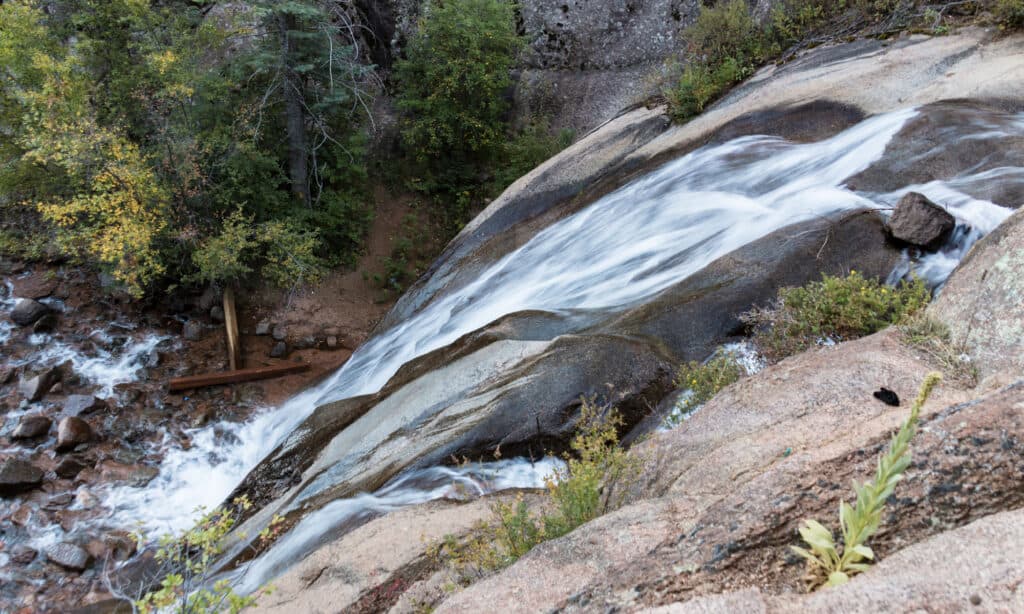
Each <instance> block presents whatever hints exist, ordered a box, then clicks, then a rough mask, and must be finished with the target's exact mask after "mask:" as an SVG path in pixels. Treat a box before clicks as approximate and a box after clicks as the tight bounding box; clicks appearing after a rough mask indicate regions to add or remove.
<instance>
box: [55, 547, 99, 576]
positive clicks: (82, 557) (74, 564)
mask: <svg viewBox="0 0 1024 614" xmlns="http://www.w3.org/2000/svg"><path fill="white" fill-rule="evenodd" d="M46 559H47V560H48V561H50V562H51V563H56V564H57V565H60V566H61V567H63V568H65V569H70V570H72V571H85V570H86V568H88V567H89V565H90V564H91V563H92V555H91V554H89V553H88V552H87V551H86V550H85V548H82V547H80V546H76V545H75V544H69V543H67V542H63V543H60V544H54V545H52V546H50V547H48V548H47V549H46Z"/></svg>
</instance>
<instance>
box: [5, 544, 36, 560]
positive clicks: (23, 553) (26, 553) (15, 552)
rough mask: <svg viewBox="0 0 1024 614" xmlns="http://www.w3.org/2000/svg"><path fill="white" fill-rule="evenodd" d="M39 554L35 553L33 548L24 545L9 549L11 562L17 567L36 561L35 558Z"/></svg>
mask: <svg viewBox="0 0 1024 614" xmlns="http://www.w3.org/2000/svg"><path fill="white" fill-rule="evenodd" d="M38 554H39V553H38V552H36V549H35V548H32V547H31V546H26V545H24V544H22V545H20V546H15V547H14V548H11V562H12V563H17V564H18V565H28V564H29V563H31V562H32V561H34V560H36V556H37V555H38Z"/></svg>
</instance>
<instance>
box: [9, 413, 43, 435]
mask: <svg viewBox="0 0 1024 614" xmlns="http://www.w3.org/2000/svg"><path fill="white" fill-rule="evenodd" d="M52 424H53V420H50V419H49V418H47V417H46V416H22V417H21V420H19V421H18V426H17V427H16V428H15V429H14V432H13V433H11V439H32V438H35V437H42V436H43V435H45V434H47V433H48V432H49V431H50V425H52Z"/></svg>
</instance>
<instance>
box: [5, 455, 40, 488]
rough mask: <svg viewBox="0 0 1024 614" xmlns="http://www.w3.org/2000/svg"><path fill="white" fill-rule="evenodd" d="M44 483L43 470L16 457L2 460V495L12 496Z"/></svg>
mask: <svg viewBox="0 0 1024 614" xmlns="http://www.w3.org/2000/svg"><path fill="white" fill-rule="evenodd" d="M42 483H43V470H42V469H40V468H39V467H36V466H35V465H33V464H32V463H29V462H26V461H23V460H18V459H16V458H5V459H3V460H0V497H11V496H14V495H16V494H18V493H22V492H25V491H26V490H31V489H33V488H35V487H36V486H39V485H40V484H42Z"/></svg>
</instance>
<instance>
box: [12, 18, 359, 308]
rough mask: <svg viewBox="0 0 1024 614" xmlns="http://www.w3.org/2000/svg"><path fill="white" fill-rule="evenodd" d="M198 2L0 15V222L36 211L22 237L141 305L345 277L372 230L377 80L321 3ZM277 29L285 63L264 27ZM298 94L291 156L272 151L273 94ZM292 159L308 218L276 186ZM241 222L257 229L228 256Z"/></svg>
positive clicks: (276, 104)
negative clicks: (57, 252) (218, 283)
mask: <svg viewBox="0 0 1024 614" xmlns="http://www.w3.org/2000/svg"><path fill="white" fill-rule="evenodd" d="M203 4H205V3H203V2H181V1H179V0H171V1H170V2H161V3H151V2H149V1H148V0H60V1H58V2H45V3H44V2H42V1H41V0H20V1H15V2H6V3H3V4H0V65H2V66H4V69H3V70H2V71H0V134H3V138H0V194H3V202H2V203H0V206H3V207H5V208H9V207H11V206H22V207H25V206H28V207H32V208H34V209H35V210H37V211H38V212H39V213H40V214H41V216H42V220H43V222H44V224H43V225H39V226H38V227H37V228H23V229H21V230H22V231H23V232H25V233H28V234H32V233H35V232H38V233H40V234H41V235H42V236H48V235H50V234H53V235H54V236H55V239H56V241H55V245H57V246H59V248H60V249H61V251H62V252H63V253H64V254H65V255H68V256H71V257H75V258H78V259H80V260H83V261H85V262H87V263H92V264H95V265H96V266H98V267H100V268H102V269H105V270H107V271H109V272H110V273H112V274H113V275H114V277H115V278H116V279H118V280H119V281H120V282H122V284H123V285H124V286H125V287H126V288H127V289H128V290H129V291H130V292H132V293H134V294H135V295H136V296H141V295H143V294H144V293H146V292H150V291H152V290H154V289H156V288H158V287H159V286H160V285H162V284H167V283H169V282H174V283H177V282H178V281H179V280H181V279H185V280H207V279H218V280H226V279H232V280H239V279H240V277H239V276H240V275H243V274H244V273H245V272H246V271H248V272H251V273H252V274H254V275H256V274H264V275H269V276H270V277H271V280H272V281H279V282H284V283H287V285H289V286H290V285H293V284H294V283H296V281H298V280H303V281H309V280H312V279H315V278H316V270H317V269H318V268H319V264H322V263H324V262H327V263H331V264H334V263H340V262H352V261H353V260H354V255H355V254H356V253H358V251H359V249H360V246H361V244H362V241H363V236H364V234H365V231H366V229H367V227H368V224H369V220H370V212H369V211H368V207H367V200H368V195H367V190H366V188H365V183H366V179H367V177H366V169H365V163H364V160H363V158H364V157H365V156H364V149H365V142H366V139H365V137H364V136H362V134H361V126H360V123H361V121H362V118H363V117H364V115H365V113H366V111H365V109H366V106H365V105H366V100H367V98H366V94H365V91H364V84H365V80H366V76H367V75H368V74H369V71H370V70H371V69H370V67H368V66H364V65H363V64H361V63H360V62H359V61H358V58H356V57H355V51H354V47H353V45H352V44H351V43H350V42H348V41H349V39H348V37H347V30H343V28H345V27H346V24H345V22H344V20H343V19H341V18H340V17H339V16H338V15H335V14H333V12H331V13H329V12H328V11H332V10H333V9H330V8H329V7H327V6H326V5H321V4H320V3H319V2H315V1H314V0H302V1H299V0H293V1H289V2H277V3H270V2H263V1H262V0H255V1H254V2H252V3H243V4H241V5H239V6H235V7H233V8H232V9H231V10H229V11H227V12H226V13H225V14H224V15H223V16H221V17H218V18H216V19H213V18H206V16H205V15H204V11H202V5H203ZM44 9H45V10H44ZM232 15H234V18H232ZM281 15H286V16H288V17H289V19H290V20H291V21H290V22H289V23H290V24H291V25H290V29H288V30H287V31H286V35H287V38H288V41H289V44H288V46H287V52H286V53H285V52H282V51H281V50H282V46H281V45H280V37H279V35H280V32H279V30H277V29H275V28H272V27H270V26H272V25H274V24H275V23H277V22H276V21H275V20H276V19H277V17H278V16H281ZM254 24H255V25H257V26H258V27H256V28H253V25H254ZM71 41H73V42H71ZM286 77H288V78H290V79H291V81H289V82H288V83H289V84H290V85H292V86H295V84H296V83H298V84H300V87H298V86H296V87H292V88H291V89H289V88H286V87H285V85H284V82H285V80H286ZM295 90H297V91H298V94H297V95H298V96H299V105H300V107H299V108H300V112H302V113H303V114H304V115H303V117H302V118H300V119H301V121H300V123H299V124H298V125H299V126H300V129H301V130H305V131H307V132H308V134H303V135H302V136H303V138H302V139H300V140H301V141H302V142H304V143H306V145H307V146H306V148H305V149H303V150H301V151H295V150H294V148H293V147H290V144H291V143H290V141H289V143H288V144H282V142H281V140H280V139H279V138H278V135H279V134H281V133H283V132H284V126H285V124H286V123H287V122H286V121H285V117H284V115H285V114H284V113H283V111H282V109H283V103H282V101H283V95H282V92H286V91H295ZM296 156H297V157H299V158H302V159H305V160H307V161H308V165H307V167H308V169H309V176H308V177H304V178H302V183H303V186H304V190H303V191H305V192H306V193H308V194H309V195H310V198H309V199H308V201H305V202H296V201H295V199H294V198H293V197H292V192H293V188H294V186H293V185H291V183H292V182H291V178H290V176H289V174H288V173H286V172H285V171H286V169H287V168H289V166H288V164H289V161H290V160H292V159H294V158H295V157H296ZM306 184H308V185H306ZM239 209H240V210H241V211H242V212H243V214H244V217H245V218H246V219H248V220H250V223H251V225H252V226H253V230H252V232H251V233H249V236H248V237H247V238H245V239H244V240H242V241H241V243H239V244H238V245H234V246H229V245H227V242H229V241H230V240H231V238H232V237H235V238H238V234H239V228H238V227H237V224H236V225H235V227H225V226H224V224H225V223H231V222H232V220H233V219H234V218H233V216H234V214H235V212H236V211H238V210H239ZM253 241H255V242H257V243H258V244H259V245H258V246H257V247H255V248H254V246H253V245H252V244H251V243H252V242H253ZM196 250H202V251H201V252H199V253H195V254H193V252H195V251H196ZM314 254H315V255H317V258H312V256H313V255H314ZM216 255H224V256H226V257H227V259H226V260H225V261H224V262H222V263H217V262H214V259H213V257H214V256H216ZM193 256H194V257H193ZM218 269H219V270H218Z"/></svg>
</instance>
